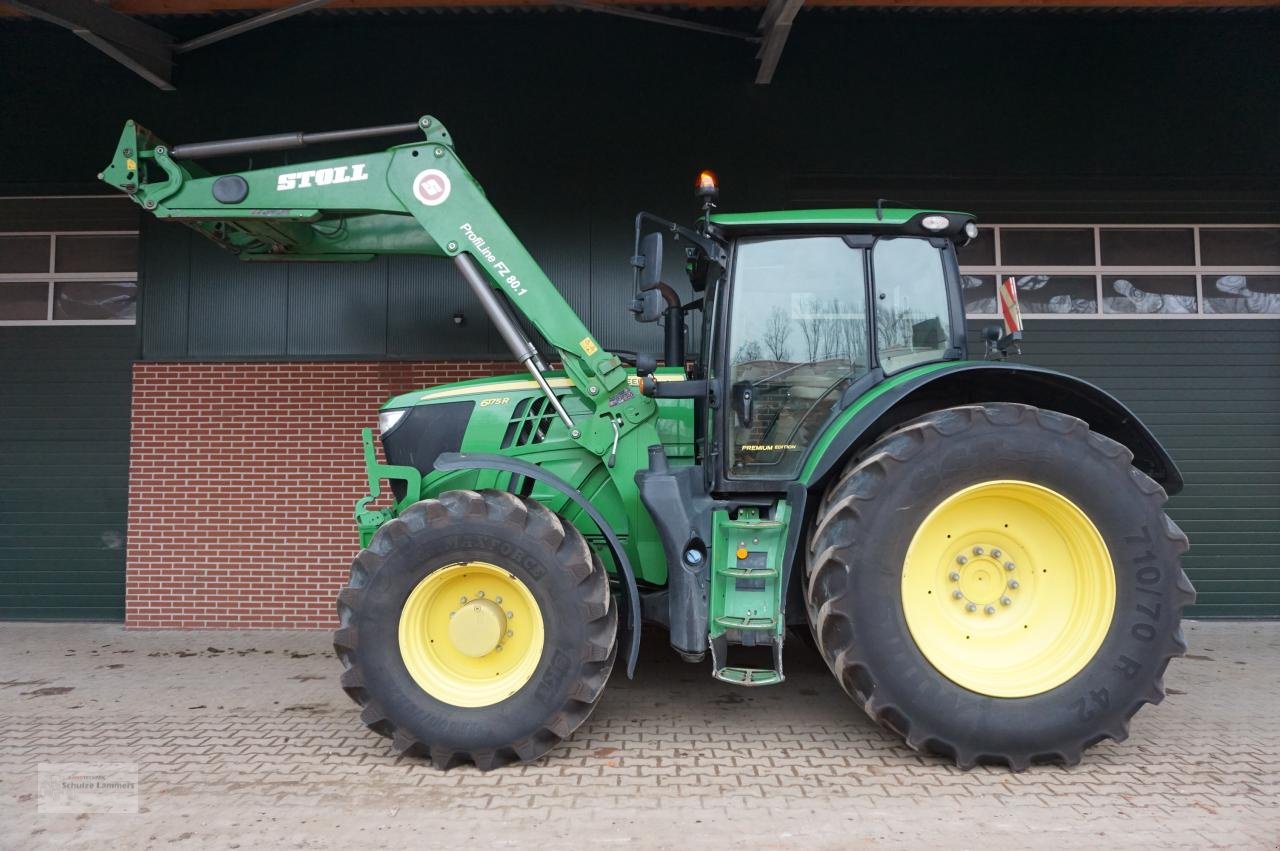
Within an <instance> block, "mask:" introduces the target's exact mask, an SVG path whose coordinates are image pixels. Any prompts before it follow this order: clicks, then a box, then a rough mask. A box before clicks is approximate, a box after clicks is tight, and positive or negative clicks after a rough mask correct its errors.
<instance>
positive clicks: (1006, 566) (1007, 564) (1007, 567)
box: [1004, 561, 1014, 570]
mask: <svg viewBox="0 0 1280 851" xmlns="http://www.w3.org/2000/svg"><path fill="white" fill-rule="evenodd" d="M1013 568H1014V564H1013V562H1011V561H1006V562H1005V563H1004V569H1005V570H1013Z"/></svg>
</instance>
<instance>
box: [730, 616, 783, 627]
mask: <svg viewBox="0 0 1280 851" xmlns="http://www.w3.org/2000/svg"><path fill="white" fill-rule="evenodd" d="M716 623H717V624H719V625H720V626H722V627H724V628H725V629H773V628H774V627H775V626H777V625H778V622H777V621H775V620H774V619H773V618H755V617H745V618H737V617H733V616H732V615H722V616H721V617H718V618H716Z"/></svg>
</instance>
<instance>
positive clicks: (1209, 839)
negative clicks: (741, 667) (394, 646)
mask: <svg viewBox="0 0 1280 851" xmlns="http://www.w3.org/2000/svg"><path fill="white" fill-rule="evenodd" d="M1187 637H1188V640H1189V642H1190V645H1191V650H1190V655H1189V656H1187V657H1186V658H1184V659H1180V660H1175V662H1174V663H1173V665H1172V666H1171V667H1170V671H1169V674H1168V676H1167V684H1168V686H1169V697H1168V699H1166V701H1165V702H1164V703H1163V704H1162V705H1160V706H1157V707H1146V708H1145V709H1144V710H1143V711H1142V712H1140V713H1139V714H1138V716H1137V718H1136V719H1135V721H1134V724H1133V729H1132V735H1131V736H1130V738H1129V740H1128V741H1127V742H1125V743H1123V744H1115V743H1111V742H1107V743H1104V744H1102V745H1099V746H1098V747H1096V748H1094V749H1093V750H1091V751H1090V752H1089V753H1088V754H1086V757H1085V761H1084V763H1083V764H1081V765H1080V766H1078V767H1077V768H1074V769H1063V768H1057V767H1037V768H1033V769H1032V770H1030V771H1027V772H1024V773H1021V774H1012V773H1010V772H1009V771H1007V770H1005V769H995V768H980V769H977V770H974V771H969V772H963V771H959V770H957V769H955V768H953V767H951V766H950V765H947V764H946V763H945V762H943V761H941V760H937V759H934V758H930V757H921V756H917V755H916V754H914V753H912V752H911V751H909V750H907V749H906V748H905V747H904V746H902V745H901V744H899V743H898V741H897V740H896V739H895V738H894V737H891V736H889V735H886V734H884V733H882V732H881V731H879V730H878V729H877V728H875V727H874V726H872V724H871V723H870V722H869V721H868V720H867V719H866V717H865V716H864V715H863V714H862V712H861V710H859V709H857V708H856V707H855V706H854V705H853V704H852V703H851V702H850V701H849V700H848V699H847V698H846V697H845V696H844V694H843V693H842V692H841V691H840V689H839V688H838V686H837V685H836V683H835V681H834V679H833V678H832V677H831V676H830V674H829V673H828V672H827V670H826V668H825V667H824V666H823V665H822V663H821V660H819V659H818V658H817V657H816V656H814V655H813V654H811V653H810V652H809V651H808V650H807V648H805V647H804V646H803V644H801V642H799V641H795V642H792V644H793V645H794V647H793V648H792V649H791V652H790V654H789V657H788V660H787V663H788V664H787V671H788V678H787V682H786V683H785V684H783V685H782V686H778V687H773V688H761V689H754V690H749V689H742V688H737V687H733V686H728V685H725V684H722V683H718V682H715V681H713V680H712V679H711V678H710V677H709V675H708V672H707V670H706V668H705V666H701V665H700V666H692V665H685V664H684V663H682V662H680V661H678V660H677V659H676V658H675V657H674V656H673V655H671V654H669V653H668V652H667V651H666V650H665V649H663V636H661V635H659V634H654V635H652V636H649V638H650V639H651V640H650V641H649V648H650V649H648V650H647V651H646V656H645V658H643V659H642V660H641V664H640V667H639V669H638V671H637V676H636V679H635V680H634V681H631V682H629V681H627V680H626V679H625V677H622V676H618V675H615V677H614V679H613V681H612V683H611V684H610V687H609V689H608V690H607V691H606V693H605V697H604V699H603V701H602V703H601V705H600V707H599V709H598V710H597V711H596V713H595V715H594V716H593V717H592V719H591V720H590V721H588V722H587V724H586V725H585V726H584V727H583V728H582V729H580V730H579V731H578V733H577V735H576V736H575V737H574V738H573V740H572V741H570V742H568V743H566V744H565V745H563V746H562V747H560V748H558V749H557V750H555V751H553V752H552V753H551V754H550V755H548V756H547V757H545V758H543V759H541V760H539V761H538V762H537V763H534V764H532V765H527V766H518V767H512V768H507V769H500V770H497V771H493V772H489V773H487V774H481V773H480V772H478V771H476V770H475V769H474V768H469V767H467V768H457V769H453V770H451V771H449V772H439V771H436V770H435V769H433V768H431V767H430V766H429V765H427V764H425V763H422V762H418V761H416V760H402V759H398V758H396V757H394V756H393V755H392V754H391V753H390V751H389V750H388V748H387V746H386V742H385V740H383V739H381V738H379V737H378V736H376V735H374V734H372V733H370V732H368V731H366V730H365V729H364V728H363V727H362V726H361V724H360V722H359V719H358V717H357V711H356V708H355V706H354V705H353V704H351V703H349V702H348V700H347V698H346V696H345V695H344V694H342V692H341V691H340V690H339V689H338V686H337V677H338V673H339V665H338V663H337V661H336V659H334V657H333V655H332V653H331V652H330V649H329V646H328V641H329V637H328V635H327V634H325V633H317V632H167V631H166V632H125V631H124V630H123V629H121V628H120V627H118V626H104V625H81V624H41V625H30V624H25V625H24V624H0V648H3V649H2V650H0V664H2V667H0V847H4V848H13V849H29V848H46V847H48V848H52V847H56V848H70V849H75V848H90V847H93V848H101V847H118V848H142V847H157V848H182V847H218V848H253V849H259V848H323V847H344V848H366V847H377V848H409V847H413V848H421V847H431V846H436V845H445V844H448V845H451V846H456V845H457V844H458V843H467V844H468V845H470V846H473V847H474V846H480V847H516V848H524V847H529V846H534V845H537V846H540V847H542V848H561V847H565V848H568V847H580V846H581V845H582V844H584V843H588V842H589V843H591V844H593V845H621V846H624V847H636V848H642V847H643V848H648V847H681V848H685V847H702V846H709V845H712V844H715V845H718V846H740V847H743V846H744V847H749V848H753V849H756V848H777V847H790V846H797V847H804V848H847V847H851V846H856V845H871V846H876V847H880V846H889V847H912V848H918V847H922V846H933V847H955V848H978V847H981V848H983V849H991V848H1006V847H1007V848H1020V847H1053V848H1056V849H1065V848H1093V847H1099V846H1106V847H1133V848H1139V847H1142V848H1151V847H1165V848H1168V847H1195V848H1204V847H1250V848H1272V849H1274V848H1277V847H1280V808H1278V805H1280V709H1278V708H1277V704H1278V703H1280V653H1278V652H1277V650H1280V623H1234V624H1225V623H1199V624H1196V623H1192V624H1188V625H1187ZM105 762H126V763H136V764H137V765H138V767H139V782H140V792H139V795H138V801H139V811H138V812H137V813H136V814H85V813H81V814H79V815H77V814H50V813H40V812H38V810H37V786H36V783H37V765H38V764H40V763H105Z"/></svg>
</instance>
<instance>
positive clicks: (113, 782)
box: [36, 762, 138, 813]
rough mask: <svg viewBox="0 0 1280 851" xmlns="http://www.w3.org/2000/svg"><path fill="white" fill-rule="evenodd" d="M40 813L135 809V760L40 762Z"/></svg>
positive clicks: (136, 781)
mask: <svg viewBox="0 0 1280 851" xmlns="http://www.w3.org/2000/svg"><path fill="white" fill-rule="evenodd" d="M36 777H37V783H36V786H37V790H38V792H39V798H38V799H37V802H36V810H37V811H38V812H41V813H136V812H137V811H138V764H137V763H136V762H93V763H48V762H42V763H40V765H39V767H38V769H37V772H36Z"/></svg>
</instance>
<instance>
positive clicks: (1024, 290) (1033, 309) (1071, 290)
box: [1014, 275, 1098, 313]
mask: <svg viewBox="0 0 1280 851" xmlns="http://www.w3.org/2000/svg"><path fill="white" fill-rule="evenodd" d="M1014 282H1015V283H1016V284H1017V287H1018V306H1019V307H1021V308H1022V312H1023V313H1097V312H1098V290H1097V282H1096V281H1095V280H1094V277H1093V275H1016V276H1014Z"/></svg>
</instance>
